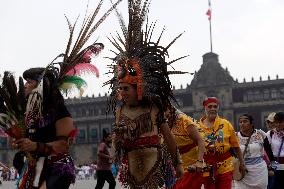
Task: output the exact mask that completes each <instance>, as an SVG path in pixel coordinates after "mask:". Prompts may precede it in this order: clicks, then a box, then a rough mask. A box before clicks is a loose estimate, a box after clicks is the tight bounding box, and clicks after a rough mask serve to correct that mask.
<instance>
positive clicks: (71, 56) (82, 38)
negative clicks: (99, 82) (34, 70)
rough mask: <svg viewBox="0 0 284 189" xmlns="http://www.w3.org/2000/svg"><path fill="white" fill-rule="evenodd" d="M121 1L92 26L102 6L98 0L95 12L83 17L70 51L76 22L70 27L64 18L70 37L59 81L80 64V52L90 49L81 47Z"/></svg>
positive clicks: (118, 0)
mask: <svg viewBox="0 0 284 189" xmlns="http://www.w3.org/2000/svg"><path fill="white" fill-rule="evenodd" d="M121 1H122V0H117V1H116V3H114V4H113V5H112V6H111V7H110V8H109V10H107V12H106V13H105V14H104V15H103V16H102V17H101V18H100V19H99V20H98V21H97V22H96V23H95V24H93V23H94V20H95V18H96V16H97V14H98V13H99V11H100V9H101V6H102V4H103V0H100V2H99V3H98V5H97V7H96V9H95V11H94V12H93V13H92V14H91V15H90V16H85V18H84V21H83V24H82V28H81V30H80V32H79V35H78V37H77V39H76V41H75V44H74V46H73V48H72V49H71V44H72V41H73V37H74V29H75V25H76V22H77V20H76V22H75V24H74V25H73V26H72V25H71V23H70V21H69V20H68V18H67V17H66V19H67V23H68V27H69V31H70V35H69V40H68V43H67V47H66V51H65V56H64V61H63V62H64V63H63V64H61V65H60V68H61V69H60V74H59V79H62V78H63V77H64V75H65V74H66V73H67V72H68V71H69V70H70V69H72V68H73V67H75V65H76V64H78V63H81V62H78V61H77V60H79V59H80V56H83V54H84V53H82V52H86V51H87V50H88V49H90V48H91V47H90V46H89V47H87V48H88V49H87V48H85V49H83V50H82V48H83V46H84V45H85V44H86V42H87V41H88V39H89V38H90V36H91V35H92V34H93V33H94V31H95V30H96V29H97V28H98V27H99V26H100V24H101V23H102V22H103V21H104V20H105V19H106V18H107V17H108V15H109V14H110V13H111V12H112V11H113V10H114V9H115V8H116V6H117V5H118V4H119V3H120V2H121ZM93 45H94V44H93ZM91 46H92V45H91Z"/></svg>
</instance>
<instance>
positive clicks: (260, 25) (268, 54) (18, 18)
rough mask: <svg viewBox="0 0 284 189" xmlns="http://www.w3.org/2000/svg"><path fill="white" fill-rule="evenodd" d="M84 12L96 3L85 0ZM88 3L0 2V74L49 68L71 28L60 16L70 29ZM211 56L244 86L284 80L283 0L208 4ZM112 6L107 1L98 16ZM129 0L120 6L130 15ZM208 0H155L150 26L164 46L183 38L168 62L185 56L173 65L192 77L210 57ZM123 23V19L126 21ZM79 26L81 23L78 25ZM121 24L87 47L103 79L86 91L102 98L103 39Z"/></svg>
mask: <svg viewBox="0 0 284 189" xmlns="http://www.w3.org/2000/svg"><path fill="white" fill-rule="evenodd" d="M89 1H90V6H89V10H92V9H94V8H95V5H96V4H97V2H98V0H89ZM87 2H88V1H87V0H48V1H47V0H45V1H44V0H24V1H23V0H1V1H0V28H1V29H0V63H1V66H0V73H1V74H2V73H3V71H4V70H10V71H13V72H15V73H16V74H17V75H19V74H21V73H22V72H23V71H24V70H26V69H28V68H30V67H36V66H46V65H47V64H48V63H49V62H50V61H51V60H52V59H53V58H54V57H56V56H57V55H58V54H60V53H62V52H64V50H65V47H66V43H67V39H68V35H69V33H68V27H67V23H66V20H65V18H64V14H66V16H67V17H68V18H69V19H70V21H71V22H72V23H74V21H75V19H76V17H77V16H78V15H80V18H81V20H80V19H79V23H81V22H80V21H82V18H83V17H84V12H85V10H86V5H87ZM211 4H212V29H213V52H215V53H217V54H218V55H219V61H220V63H221V65H222V66H223V67H224V68H226V67H227V68H228V70H229V72H230V73H231V75H232V77H233V78H234V79H236V78H238V80H239V81H242V80H243V78H246V80H247V81H250V80H251V78H252V77H254V80H256V81H258V80H259V77H260V76H262V78H263V80H266V79H267V76H268V75H270V76H271V79H275V78H276V75H277V74H278V75H279V77H280V78H284V69H283V63H284V52H283V50H284V35H283V33H284V24H283V22H284V21H283V20H284V11H283V10H284V1H283V0H237V1H236V0H211ZM109 6H110V2H109V0H105V4H104V6H103V9H102V11H101V14H100V15H102V13H103V12H104V11H105V10H106V8H108V7H109ZM126 6H127V5H126V0H123V3H121V4H120V5H119V7H118V8H119V10H120V12H121V13H122V14H123V15H127V9H126ZM207 9H208V1H207V0H175V1H173V0H171V1H170V0H152V5H151V7H150V14H149V16H150V21H155V20H157V27H156V34H158V33H159V32H160V31H161V29H162V28H163V26H165V27H166V31H165V34H164V38H163V40H162V44H163V45H167V44H168V43H169V42H170V41H171V40H172V39H173V38H174V37H175V36H177V35H178V34H179V33H181V32H183V31H185V34H184V35H183V36H182V37H181V38H180V39H179V40H178V41H177V42H176V43H175V44H174V45H173V46H172V47H171V48H170V58H169V59H170V60H171V59H175V58H178V57H180V56H183V55H186V54H189V55H190V56H189V57H188V58H186V59H184V60H182V61H179V62H177V63H175V64H174V65H173V66H174V67H175V69H176V70H182V71H189V72H194V71H198V70H199V69H200V66H201V64H202V55H203V54H205V53H207V52H209V51H210V44H209V24H208V19H207V16H206V14H205V13H206V11H207ZM125 17H126V16H125ZM78 26H79V25H78ZM116 30H118V31H120V29H119V25H118V22H117V19H116V17H115V14H112V15H111V16H109V17H108V18H107V20H106V21H105V22H104V23H103V24H102V25H101V27H100V28H99V29H98V30H97V31H96V32H95V33H94V35H93V37H92V38H91V39H90V41H89V43H88V44H90V43H92V42H93V41H94V40H96V39H97V38H98V39H99V40H98V41H99V42H103V43H104V44H105V47H106V48H105V50H104V51H103V52H102V53H101V55H100V57H99V58H97V59H94V61H93V63H94V64H95V65H96V66H97V67H98V68H99V70H100V73H101V77H100V78H99V79H97V78H91V79H90V78H88V79H87V80H88V83H89V86H88V91H87V93H88V94H89V95H90V94H93V93H94V94H95V95H97V94H98V93H99V92H100V93H105V92H106V91H107V90H108V87H104V88H102V87H101V86H102V83H103V82H104V81H107V80H108V79H109V78H108V77H106V76H105V75H104V73H105V72H107V68H106V65H107V64H110V63H111V62H110V61H109V60H107V59H104V58H102V57H105V56H109V55H112V54H111V53H110V51H109V50H110V49H114V48H113V46H112V45H111V44H110V43H109V42H108V40H107V38H106V36H110V33H115V31H116ZM171 78H172V83H173V84H174V85H175V86H176V88H179V87H180V85H181V84H183V85H186V84H190V82H191V80H192V78H193V76H191V75H183V76H174V77H171Z"/></svg>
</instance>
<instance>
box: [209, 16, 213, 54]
mask: <svg viewBox="0 0 284 189" xmlns="http://www.w3.org/2000/svg"><path fill="white" fill-rule="evenodd" d="M209 30H210V49H211V52H213V47H212V46H213V45H212V26H211V19H209Z"/></svg>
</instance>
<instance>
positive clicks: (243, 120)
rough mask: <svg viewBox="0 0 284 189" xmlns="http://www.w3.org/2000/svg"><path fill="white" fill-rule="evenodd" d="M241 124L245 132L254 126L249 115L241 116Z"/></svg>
mask: <svg viewBox="0 0 284 189" xmlns="http://www.w3.org/2000/svg"><path fill="white" fill-rule="evenodd" d="M239 125H240V128H241V131H242V132H243V133H245V132H248V131H250V130H251V129H252V128H253V125H252V123H251V122H250V120H249V119H248V118H247V117H240V119H239Z"/></svg>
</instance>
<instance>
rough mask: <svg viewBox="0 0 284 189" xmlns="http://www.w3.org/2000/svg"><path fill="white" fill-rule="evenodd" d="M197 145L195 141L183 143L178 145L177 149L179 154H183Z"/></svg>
mask: <svg viewBox="0 0 284 189" xmlns="http://www.w3.org/2000/svg"><path fill="white" fill-rule="evenodd" d="M196 146H197V145H196V144H195V143H192V144H188V145H184V146H179V147H178V150H179V153H180V154H185V153H187V152H189V151H190V150H191V149H192V148H194V147H196Z"/></svg>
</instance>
